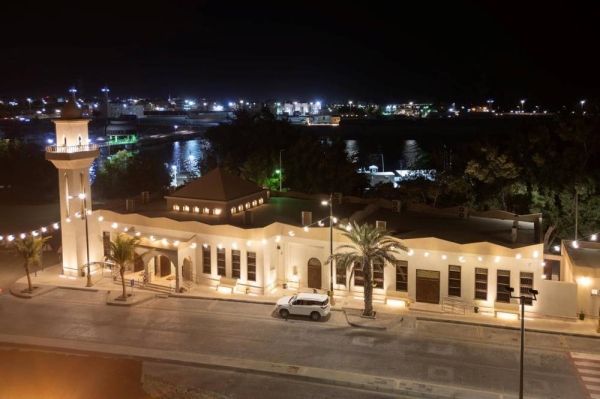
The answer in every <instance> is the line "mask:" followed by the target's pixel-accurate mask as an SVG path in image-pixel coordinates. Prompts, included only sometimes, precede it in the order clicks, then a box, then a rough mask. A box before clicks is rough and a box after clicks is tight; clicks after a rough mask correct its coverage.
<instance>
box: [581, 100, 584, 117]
mask: <svg viewBox="0 0 600 399" xmlns="http://www.w3.org/2000/svg"><path fill="white" fill-rule="evenodd" d="M580 103H581V113H582V114H583V104H585V100H581V101H580Z"/></svg>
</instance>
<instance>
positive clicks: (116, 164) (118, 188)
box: [92, 150, 170, 199]
mask: <svg viewBox="0 0 600 399" xmlns="http://www.w3.org/2000/svg"><path fill="white" fill-rule="evenodd" d="M169 180H170V176H169V170H168V169H167V168H166V167H165V166H164V164H163V163H161V162H160V160H158V159H157V158H153V157H149V156H144V155H140V154H133V153H131V152H128V151H127V150H121V151H118V152H117V153H116V154H113V155H112V156H111V157H110V158H109V159H107V160H105V161H104V162H102V166H101V167H100V168H99V169H98V170H97V172H96V178H95V180H94V183H93V191H92V192H93V193H94V196H95V197H98V198H105V199H114V198H123V197H129V196H135V195H140V193H141V192H142V191H150V192H156V191H160V190H162V189H163V188H164V187H166V186H167V185H168V184H169Z"/></svg>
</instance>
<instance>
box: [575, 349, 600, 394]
mask: <svg viewBox="0 0 600 399" xmlns="http://www.w3.org/2000/svg"><path fill="white" fill-rule="evenodd" d="M570 357H571V362H572V363H573V366H574V368H575V371H576V373H577V375H578V376H579V378H580V381H581V385H582V386H583V388H584V390H585V391H586V393H587V394H588V398H590V399H600V378H598V377H600V355H597V354H593V353H579V352H571V353H570ZM596 376H598V377H596Z"/></svg>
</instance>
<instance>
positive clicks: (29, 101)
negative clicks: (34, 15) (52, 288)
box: [27, 98, 583, 112]
mask: <svg viewBox="0 0 600 399" xmlns="http://www.w3.org/2000/svg"><path fill="white" fill-rule="evenodd" d="M27 102H28V103H29V112H31V98H28V99H27ZM581 108H582V109H583V104H582V105H581Z"/></svg>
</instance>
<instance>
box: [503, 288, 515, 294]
mask: <svg viewBox="0 0 600 399" xmlns="http://www.w3.org/2000/svg"><path fill="white" fill-rule="evenodd" d="M504 289H505V290H506V291H508V292H510V293H511V294H512V293H513V292H515V289H514V288H513V287H504Z"/></svg>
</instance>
